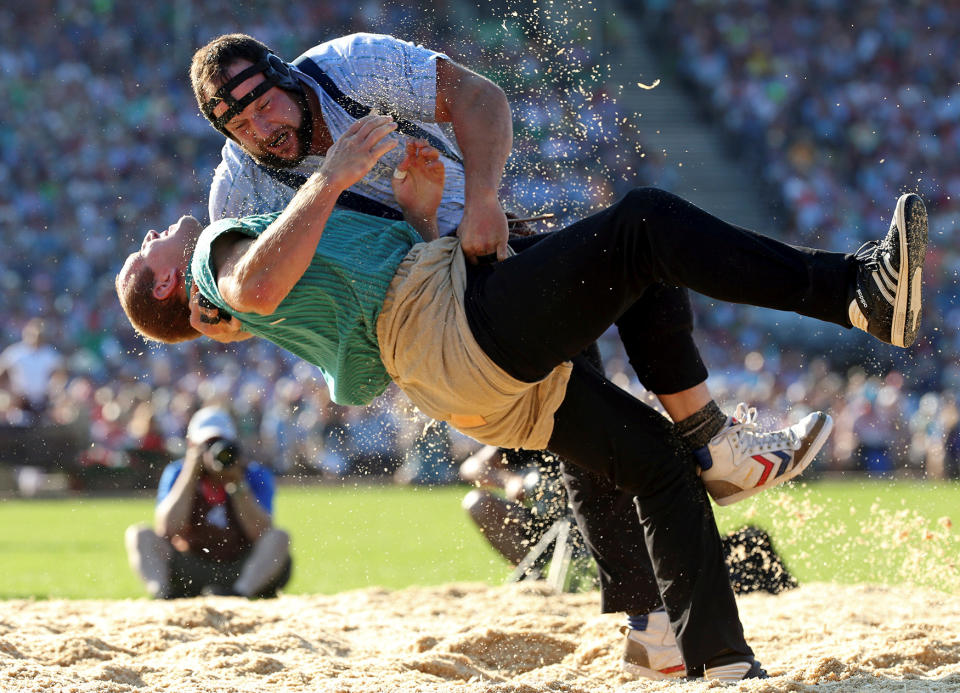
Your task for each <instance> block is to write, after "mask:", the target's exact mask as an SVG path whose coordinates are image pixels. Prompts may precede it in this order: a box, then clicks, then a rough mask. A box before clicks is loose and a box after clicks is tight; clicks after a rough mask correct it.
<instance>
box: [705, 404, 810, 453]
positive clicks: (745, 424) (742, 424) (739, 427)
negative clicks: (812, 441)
mask: <svg viewBox="0 0 960 693" xmlns="http://www.w3.org/2000/svg"><path fill="white" fill-rule="evenodd" d="M724 435H727V436H731V435H732V436H733V437H734V439H735V441H736V445H737V446H738V447H739V448H740V449H741V450H753V451H757V452H767V451H770V450H782V449H790V450H797V449H798V448H799V447H800V438H799V436H798V435H797V434H796V433H795V432H794V431H793V430H792V429H791V428H783V429H781V430H779V431H761V430H760V424H759V423H757V408H756V407H751V406H749V405H747V403H746V402H740V403H739V404H738V405H737V409H736V411H734V413H733V422H731V425H730V426H729V427H728V428H727V429H725V430H724V431H722V432H721V433H720V436H724ZM720 436H717V437H720Z"/></svg>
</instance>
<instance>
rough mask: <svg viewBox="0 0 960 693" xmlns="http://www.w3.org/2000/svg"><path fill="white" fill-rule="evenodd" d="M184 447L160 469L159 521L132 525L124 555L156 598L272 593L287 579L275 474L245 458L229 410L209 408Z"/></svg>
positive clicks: (156, 514)
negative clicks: (275, 515) (181, 455)
mask: <svg viewBox="0 0 960 693" xmlns="http://www.w3.org/2000/svg"><path fill="white" fill-rule="evenodd" d="M186 442H187V450H186V455H185V456H184V458H183V459H181V460H176V461H174V462H171V463H170V464H169V465H168V466H167V467H166V469H164V471H163V476H162V477H161V479H160V484H159V488H158V490H157V506H156V509H155V512H154V525H153V527H152V528H151V527H149V526H146V525H142V524H138V525H133V526H131V527H129V528H128V529H127V532H126V537H125V540H126V547H127V556H128V558H129V561H130V565H131V567H132V568H133V570H134V572H136V573H137V575H139V576H140V578H141V579H142V580H143V582H144V583H145V584H146V586H147V591H148V592H149V593H150V596H152V597H154V598H156V599H175V598H180V597H196V596H199V595H201V594H215V595H225V596H243V597H249V598H255V597H274V596H276V594H277V590H278V589H280V588H282V587H283V586H284V585H285V584H286V583H287V581H288V580H289V579H290V573H291V567H292V562H291V558H290V538H289V536H288V534H287V533H286V532H285V531H283V530H281V529H277V528H275V527H274V526H273V520H272V514H273V496H274V480H273V474H272V473H271V472H270V470H269V469H267V468H266V467H264V466H262V465H260V464H258V463H257V462H254V461H250V460H246V459H245V458H244V456H243V452H242V451H241V450H240V448H239V445H238V444H237V431H236V427H235V425H234V422H233V420H232V418H231V417H230V415H229V414H228V413H227V412H226V411H225V410H224V409H221V408H218V407H204V408H203V409H200V410H199V411H197V412H196V414H194V415H193V417H192V418H191V419H190V424H189V425H188V427H187V439H186Z"/></svg>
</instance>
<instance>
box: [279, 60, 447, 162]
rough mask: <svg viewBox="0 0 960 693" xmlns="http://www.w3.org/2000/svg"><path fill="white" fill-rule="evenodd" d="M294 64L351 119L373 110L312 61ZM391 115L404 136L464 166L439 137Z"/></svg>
mask: <svg viewBox="0 0 960 693" xmlns="http://www.w3.org/2000/svg"><path fill="white" fill-rule="evenodd" d="M293 64H294V66H295V67H296V68H297V69H298V70H301V71H303V72H305V73H306V74H308V75H310V76H311V77H312V78H313V79H314V80H316V82H317V84H319V85H320V88H321V89H323V90H324V91H325V92H327V96H329V97H330V98H331V99H333V100H334V101H336V102H337V103H338V104H340V106H341V108H343V110H345V111H346V112H347V113H349V114H350V116H351V117H353V118H356V119H357V120H359V119H360V118H363V117H364V116H365V115H367V114H368V113H370V111H371V110H372V108H371V107H370V106H367V105H365V104H362V103H360V102H359V101H356V100H354V99H352V98H350V97H349V96H347V95H346V94H344V93H343V92H342V91H340V87H338V86H337V85H336V84H334V82H333V80H332V79H330V76H329V75H328V74H327V73H326V72H324V71H323V70H321V69H320V67H319V66H318V65H317V64H316V63H315V62H313V60H312V59H310V58H307V57H303V58H300V59H299V60H297V61H296V62H294V63H293ZM390 115H392V116H393V120H394V121H395V122H396V123H397V130H399V131H400V132H402V133H403V134H404V135H409V136H410V137H414V138H417V139H422V140H426V141H427V142H429V143H430V146H432V147H433V148H434V149H436V150H437V151H439V152H440V153H441V154H443V155H444V156H445V157H447V158H448V159H450V160H451V161H456V162H457V163H458V164H463V159H462V158H460V157H459V156H458V155H457V154H455V153H454V152H453V151H451V150H450V148H449V147H448V146H447V145H446V144H445V143H444V142H443V140H441V139H440V138H439V137H436V136H435V135H433V134H431V133H429V132H427V131H426V130H424V129H423V128H422V127H420V126H419V125H417V124H416V123H414V122H412V121H409V120H407V119H406V118H401V117H400V116H399V115H397V114H396V113H390Z"/></svg>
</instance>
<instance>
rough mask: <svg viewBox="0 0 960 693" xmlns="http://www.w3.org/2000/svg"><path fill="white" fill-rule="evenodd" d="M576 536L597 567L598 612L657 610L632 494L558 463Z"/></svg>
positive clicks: (656, 592)
mask: <svg viewBox="0 0 960 693" xmlns="http://www.w3.org/2000/svg"><path fill="white" fill-rule="evenodd" d="M560 470H561V473H562V475H563V485H564V487H565V488H566V489H567V496H568V498H569V499H570V507H571V509H572V510H573V515H574V518H575V519H576V521H577V527H578V528H579V529H580V534H581V535H583V539H584V542H585V543H586V545H587V549H588V550H589V551H590V555H591V556H592V557H593V560H594V561H596V563H597V570H598V573H599V576H600V610H601V611H602V612H603V613H605V614H609V613H616V612H619V611H622V612H624V613H628V614H645V613H649V612H651V611H653V610H655V609H659V608H660V607H662V606H663V600H662V599H661V598H660V588H659V586H658V585H657V579H656V577H654V574H653V565H652V564H651V563H650V556H649V555H648V553H647V545H646V543H645V541H644V537H643V528H642V526H641V525H640V523H639V522H638V521H637V508H636V506H635V505H634V502H633V495H632V494H629V493H625V492H624V491H621V490H620V489H618V488H617V487H616V486H614V485H613V484H612V483H610V482H609V481H607V479H605V478H604V477H602V476H600V475H599V474H595V473H593V472H591V471H589V470H587V469H584V468H583V467H580V466H578V465H576V464H569V463H567V462H561V465H560Z"/></svg>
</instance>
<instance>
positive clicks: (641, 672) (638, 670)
mask: <svg viewBox="0 0 960 693" xmlns="http://www.w3.org/2000/svg"><path fill="white" fill-rule="evenodd" d="M620 669H621V670H622V671H623V673H625V674H627V675H629V676H632V677H634V678H644V679H653V680H654V681H666V680H668V679H679V678H683V677H684V676H686V675H687V669H686V667H684V666H683V665H682V664H681V665H680V666H678V667H675V668H671V669H665V670H664V671H657V670H656V669H650V668H648V667H642V666H640V665H639V664H632V663H630V662H628V661H627V660H625V659H621V660H620Z"/></svg>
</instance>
